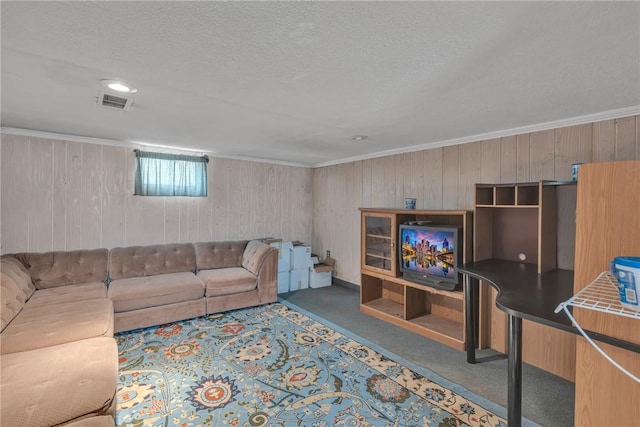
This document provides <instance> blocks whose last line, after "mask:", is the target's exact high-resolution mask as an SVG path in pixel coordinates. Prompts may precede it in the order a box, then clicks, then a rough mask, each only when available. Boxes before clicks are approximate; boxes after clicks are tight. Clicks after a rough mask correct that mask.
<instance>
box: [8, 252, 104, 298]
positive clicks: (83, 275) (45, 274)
mask: <svg viewBox="0 0 640 427" xmlns="http://www.w3.org/2000/svg"><path fill="white" fill-rule="evenodd" d="M108 254H109V252H108V251H107V250H106V249H104V248H102V249H82V250H76V251H57V252H44V253H37V252H26V253H19V254H14V255H13V256H14V257H15V258H16V259H18V260H19V261H20V262H21V263H22V264H24V266H25V267H27V270H29V274H30V275H31V278H32V279H33V283H34V284H35V285H36V288H37V289H49V288H55V287H58V286H65V285H75V284H79V283H91V282H104V281H105V280H106V279H107V259H108Z"/></svg>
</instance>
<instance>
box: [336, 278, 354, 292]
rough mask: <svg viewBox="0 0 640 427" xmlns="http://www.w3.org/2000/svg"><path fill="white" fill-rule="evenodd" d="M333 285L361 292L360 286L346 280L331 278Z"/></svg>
mask: <svg viewBox="0 0 640 427" xmlns="http://www.w3.org/2000/svg"><path fill="white" fill-rule="evenodd" d="M331 284H333V285H337V286H342V287H343V288H347V289H351V290H353V291H358V292H360V286H358V285H356V284H355V283H351V282H347V281H346V280H342V279H338V278H337V277H332V278H331Z"/></svg>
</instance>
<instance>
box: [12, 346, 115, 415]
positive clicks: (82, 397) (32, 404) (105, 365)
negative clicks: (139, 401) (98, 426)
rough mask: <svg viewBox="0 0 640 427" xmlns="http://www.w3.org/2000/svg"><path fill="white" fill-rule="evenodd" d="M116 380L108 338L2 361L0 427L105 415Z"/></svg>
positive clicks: (113, 357) (30, 353) (113, 358)
mask: <svg viewBox="0 0 640 427" xmlns="http://www.w3.org/2000/svg"><path fill="white" fill-rule="evenodd" d="M117 378H118V348H117V345H116V342H115V340H114V339H113V338H107V337H101V338H91V339H88V340H82V341H76V342H71V343H67V344H61V345H56V346H53V347H46V348H41V349H38V350H31V351H25V352H21V353H14V354H6V355H3V356H2V364H1V366H0V381H1V386H0V393H1V394H2V406H1V409H0V417H1V418H2V425H7V426H34V427H36V426H51V425H57V424H61V423H64V422H66V421H70V420H74V419H78V418H81V417H85V416H88V415H103V414H107V413H109V411H110V409H111V407H112V402H113V399H114V396H115V391H116V381H117Z"/></svg>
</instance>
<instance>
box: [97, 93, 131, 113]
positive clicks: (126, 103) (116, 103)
mask: <svg viewBox="0 0 640 427" xmlns="http://www.w3.org/2000/svg"><path fill="white" fill-rule="evenodd" d="M132 103H133V98H125V97H124V96H118V95H111V94H109V93H104V92H99V93H98V105H99V106H101V107H107V108H115V109H118V110H128V109H129V107H131V104H132Z"/></svg>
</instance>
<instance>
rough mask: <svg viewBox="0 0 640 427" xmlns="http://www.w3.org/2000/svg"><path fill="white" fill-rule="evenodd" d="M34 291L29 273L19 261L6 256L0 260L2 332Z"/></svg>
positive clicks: (0, 324) (0, 316)
mask: <svg viewBox="0 0 640 427" xmlns="http://www.w3.org/2000/svg"><path fill="white" fill-rule="evenodd" d="M35 289H36V288H35V286H34V285H33V283H32V281H31V276H29V272H28V271H27V269H26V268H25V267H24V265H22V263H21V262H20V261H18V260H17V259H15V258H13V257H11V256H7V255H5V256H3V257H2V258H0V300H1V302H0V304H1V305H0V318H1V320H0V327H1V329H2V330H4V328H5V327H6V326H7V325H8V324H9V323H10V322H11V321H12V320H13V318H14V317H16V316H17V315H18V313H20V311H21V310H22V307H23V306H24V304H25V302H26V301H27V300H28V299H29V298H30V297H31V295H33V293H34V292H35Z"/></svg>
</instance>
